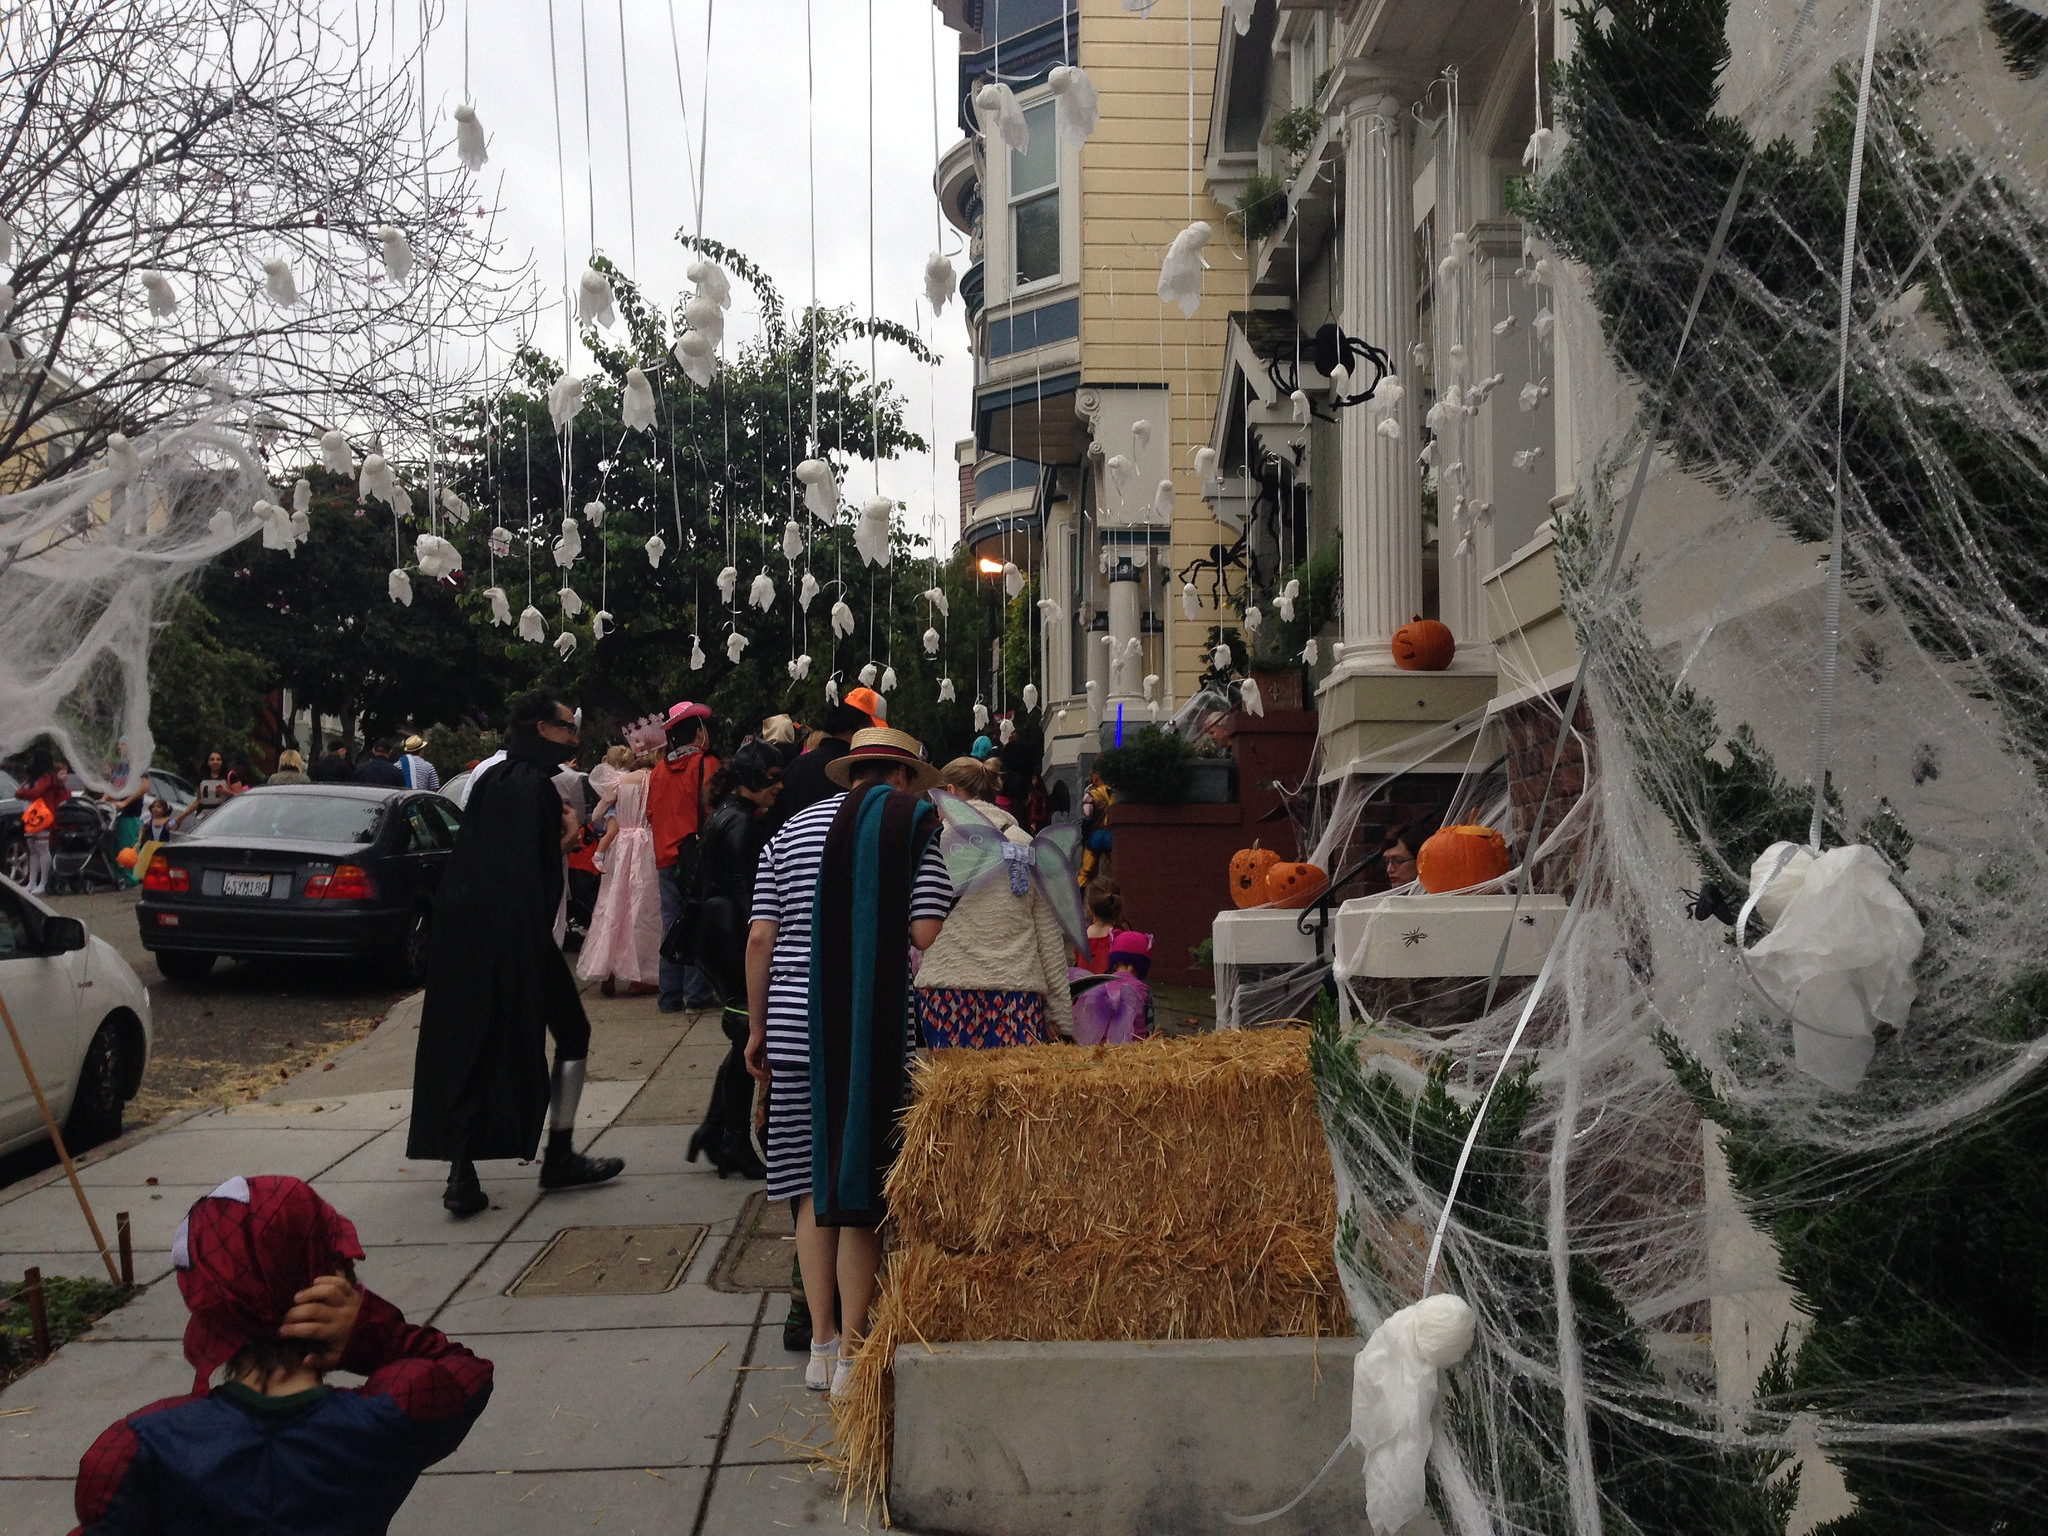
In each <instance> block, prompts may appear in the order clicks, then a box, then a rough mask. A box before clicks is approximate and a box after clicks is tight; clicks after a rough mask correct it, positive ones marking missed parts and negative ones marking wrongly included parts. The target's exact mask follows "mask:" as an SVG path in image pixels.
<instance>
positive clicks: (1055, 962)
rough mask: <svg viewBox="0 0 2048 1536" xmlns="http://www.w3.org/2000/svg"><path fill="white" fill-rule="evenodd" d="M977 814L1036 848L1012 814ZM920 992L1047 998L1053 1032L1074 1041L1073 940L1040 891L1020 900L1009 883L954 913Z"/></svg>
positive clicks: (985, 810) (987, 810) (923, 967)
mask: <svg viewBox="0 0 2048 1536" xmlns="http://www.w3.org/2000/svg"><path fill="white" fill-rule="evenodd" d="M974 808H975V809H976V810H977V811H979V812H981V813H982V815H984V816H986V817H988V818H989V820H991V821H993V822H994V823H995V824H996V825H997V826H998V827H1001V828H1002V829H1003V835H1004V836H1005V837H1007V838H1009V839H1010V841H1011V842H1024V843H1028V842H1029V841H1031V839H1030V836H1029V834H1027V833H1026V832H1025V831H1024V829H1023V828H1022V827H1020V826H1018V825H1017V818H1016V817H1014V816H1012V815H1011V814H1010V813H1009V812H1008V811H1005V810H1003V809H1002V808H1001V807H999V806H994V805H990V804H989V803H988V802H986V801H983V800H977V801H975V802H974ZM1027 914H1028V917H1027ZM1020 918H1021V919H1025V920H1023V921H1020ZM916 985H917V986H918V987H919V988H920V989H922V990H924V991H927V992H929V991H934V990H937V989H940V988H944V989H947V990H955V989H957V990H962V991H970V992H1037V993H1040V994H1042V995H1043V996H1044V998H1045V1003H1046V1012H1047V1013H1048V1014H1050V1015H1051V1017H1052V1022H1053V1025H1054V1027H1055V1028H1057V1029H1058V1030H1059V1032H1060V1033H1061V1034H1072V1033H1073V1029H1074V1004H1073V997H1072V994H1071V993H1070V992H1069V991H1068V989H1067V938H1066V935H1065V934H1063V933H1062V932H1061V931H1060V924H1059V919H1058V918H1056V917H1054V916H1053V914H1052V908H1050V907H1048V906H1047V905H1046V904H1045V899H1044V898H1043V897H1041V896H1040V895H1039V894H1038V892H1037V891H1036V890H1027V891H1026V892H1025V894H1024V895H1022V896H1013V895H1011V894H1010V884H1009V882H1008V881H1007V880H993V881H990V882H989V883H988V884H987V885H984V886H983V887H982V888H981V889H980V890H978V891H974V892H972V893H970V894H969V895H968V896H967V897H965V898H964V899H963V900H962V901H961V902H960V904H959V905H958V906H956V907H954V908H953V910H952V912H951V913H950V914H949V915H948V916H947V918H946V923H945V926H944V927H942V928H941V929H940V930H939V937H938V939H937V941H936V942H934V943H933V945H932V947H931V948H930V949H928V950H926V951H925V952H924V959H923V961H922V962H921V963H920V964H919V965H918V968H917V981H916Z"/></svg>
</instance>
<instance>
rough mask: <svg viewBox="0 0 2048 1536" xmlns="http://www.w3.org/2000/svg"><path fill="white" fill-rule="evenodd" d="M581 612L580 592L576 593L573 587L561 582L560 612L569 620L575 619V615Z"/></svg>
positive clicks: (581, 598) (581, 599) (581, 600)
mask: <svg viewBox="0 0 2048 1536" xmlns="http://www.w3.org/2000/svg"><path fill="white" fill-rule="evenodd" d="M582 611H583V594H582V593H580V592H578V591H577V590H576V589H575V588H574V587H572V586H570V585H569V584H568V583H567V582H563V583H562V612H564V613H565V614H567V615H568V616H569V617H570V618H572V619H573V618H575V617H576V615H577V614H579V613H581V612H582Z"/></svg>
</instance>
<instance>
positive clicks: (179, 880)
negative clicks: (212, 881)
mask: <svg viewBox="0 0 2048 1536" xmlns="http://www.w3.org/2000/svg"><path fill="white" fill-rule="evenodd" d="M142 888H143V889H144V890H145V891H189V890H191V889H192V876H191V875H190V874H188V873H187V872H186V871H184V870H183V869H180V868H179V867H178V866H177V865H175V864H173V863H172V862H171V861H170V860H169V859H167V858H165V857H164V856H163V854H161V853H159V854H157V856H156V857H155V858H153V859H151V860H150V861H149V868H148V869H146V870H144V871H143V872H142Z"/></svg>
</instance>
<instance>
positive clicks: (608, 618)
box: [590, 608, 613, 640]
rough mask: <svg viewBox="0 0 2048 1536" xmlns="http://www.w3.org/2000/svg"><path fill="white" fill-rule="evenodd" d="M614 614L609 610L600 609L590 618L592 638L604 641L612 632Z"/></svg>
mask: <svg viewBox="0 0 2048 1536" xmlns="http://www.w3.org/2000/svg"><path fill="white" fill-rule="evenodd" d="M612 628H613V625H612V614H611V610H610V609H609V608H600V609H598V610H597V612H596V613H593V614H592V615H591V616H590V638H591V639H593V640H602V639H603V638H604V637H605V636H606V635H608V634H610V633H611V631H612Z"/></svg>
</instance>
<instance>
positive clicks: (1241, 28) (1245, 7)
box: [1227, 0, 1259, 37]
mask: <svg viewBox="0 0 2048 1536" xmlns="http://www.w3.org/2000/svg"><path fill="white" fill-rule="evenodd" d="M1227 3H1228V4H1229V6H1230V24H1231V25H1232V26H1234V27H1236V28H1237V35H1238V36H1239V37H1243V36H1244V35H1245V34H1246V33H1248V32H1250V31H1251V29H1252V12H1253V11H1255V10H1257V9H1258V8H1259V0H1227Z"/></svg>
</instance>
